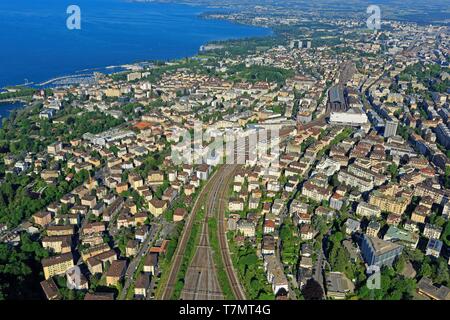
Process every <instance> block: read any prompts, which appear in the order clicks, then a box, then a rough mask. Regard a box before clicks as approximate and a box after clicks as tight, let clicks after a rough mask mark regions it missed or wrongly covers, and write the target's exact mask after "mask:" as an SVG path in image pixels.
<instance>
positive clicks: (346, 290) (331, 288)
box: [326, 272, 355, 300]
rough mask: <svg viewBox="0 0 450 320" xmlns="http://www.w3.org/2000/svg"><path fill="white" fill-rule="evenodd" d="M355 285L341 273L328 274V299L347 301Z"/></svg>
mask: <svg viewBox="0 0 450 320" xmlns="http://www.w3.org/2000/svg"><path fill="white" fill-rule="evenodd" d="M354 290H355V285H354V284H353V282H351V281H350V279H348V278H347V277H346V276H345V275H344V274H343V273H341V272H328V273H327V274H326V291H327V297H328V298H332V299H339V300H341V299H345V297H346V296H347V295H348V294H352V293H353V292H354Z"/></svg>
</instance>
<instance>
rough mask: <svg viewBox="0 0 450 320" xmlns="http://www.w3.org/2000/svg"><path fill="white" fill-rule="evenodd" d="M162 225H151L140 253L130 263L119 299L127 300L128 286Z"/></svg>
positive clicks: (132, 281)
mask: <svg viewBox="0 0 450 320" xmlns="http://www.w3.org/2000/svg"><path fill="white" fill-rule="evenodd" d="M160 225H161V224H160V223H158V224H152V225H151V227H150V232H149V234H148V236H147V238H146V239H145V240H144V242H143V243H142V245H141V249H140V250H139V252H138V254H137V255H136V256H135V257H134V258H133V259H132V260H131V262H130V264H129V265H128V267H127V271H126V273H125V284H124V286H123V289H122V291H121V293H120V295H119V296H118V297H117V300H125V298H126V295H127V292H128V288H129V287H130V286H131V284H132V283H134V281H135V273H136V271H137V268H138V267H139V263H140V262H141V260H142V258H143V257H144V255H145V254H146V253H147V252H148V251H149V249H150V247H151V246H152V245H153V243H154V241H155V240H156V239H155V237H156V235H157V234H158V232H159V230H160Z"/></svg>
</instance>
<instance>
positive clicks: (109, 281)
mask: <svg viewBox="0 0 450 320" xmlns="http://www.w3.org/2000/svg"><path fill="white" fill-rule="evenodd" d="M126 270H127V262H126V261H125V260H114V261H113V262H112V263H111V266H110V267H109V269H108V271H107V273H106V285H107V286H117V284H118V283H119V281H120V280H122V278H123V277H124V275H125V272H126Z"/></svg>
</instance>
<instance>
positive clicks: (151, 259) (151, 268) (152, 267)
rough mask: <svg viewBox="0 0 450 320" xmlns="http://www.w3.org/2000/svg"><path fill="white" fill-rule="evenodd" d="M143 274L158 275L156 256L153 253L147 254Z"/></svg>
mask: <svg viewBox="0 0 450 320" xmlns="http://www.w3.org/2000/svg"><path fill="white" fill-rule="evenodd" d="M144 272H148V273H151V274H152V275H156V274H157V273H158V254H157V253H155V252H151V253H149V254H148V255H147V256H146V257H145V260H144Z"/></svg>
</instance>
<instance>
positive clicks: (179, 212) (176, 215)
mask: <svg viewBox="0 0 450 320" xmlns="http://www.w3.org/2000/svg"><path fill="white" fill-rule="evenodd" d="M186 215H187V210H186V209H184V208H176V209H175V211H174V212H173V221H174V222H178V221H181V220H183V219H184V217H186Z"/></svg>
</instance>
